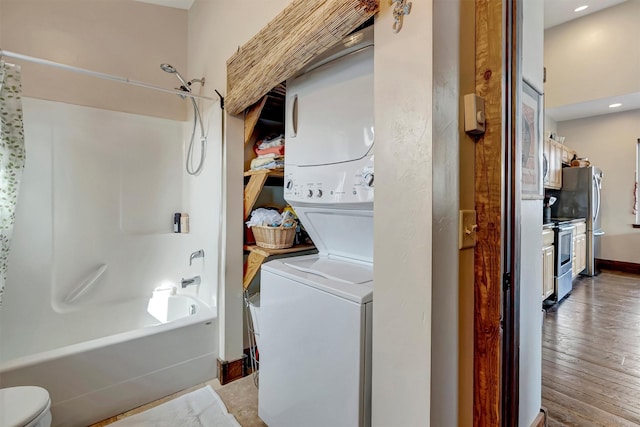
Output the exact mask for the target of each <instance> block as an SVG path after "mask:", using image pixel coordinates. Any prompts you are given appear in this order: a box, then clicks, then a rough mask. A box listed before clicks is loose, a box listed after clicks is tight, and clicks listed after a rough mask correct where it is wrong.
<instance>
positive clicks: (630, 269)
mask: <svg viewBox="0 0 640 427" xmlns="http://www.w3.org/2000/svg"><path fill="white" fill-rule="evenodd" d="M598 268H600V269H604V270H614V271H621V272H623V273H633V274H640V264H635V263H633V262H624V261H613V260H608V259H599V258H596V269H598Z"/></svg>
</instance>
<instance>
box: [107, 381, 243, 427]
mask: <svg viewBox="0 0 640 427" xmlns="http://www.w3.org/2000/svg"><path fill="white" fill-rule="evenodd" d="M109 426H110V427H134V426H135V427H146V426H148V427H240V424H238V422H237V421H236V419H235V418H234V416H233V415H231V414H230V413H228V412H227V408H225V406H224V403H222V400H221V399H220V396H218V395H217V394H216V392H215V391H213V389H212V388H211V386H206V387H203V388H201V389H198V390H196V391H192V392H191V393H188V394H185V395H182V396H180V397H178V398H176V399H173V400H170V401H168V402H166V403H163V404H162V405H158V406H156V407H155V408H151V409H148V410H146V411H144V412H141V413H139V414H136V415H132V416H130V417H127V418H123V419H121V420H119V421H116V422H115V423H112V424H109Z"/></svg>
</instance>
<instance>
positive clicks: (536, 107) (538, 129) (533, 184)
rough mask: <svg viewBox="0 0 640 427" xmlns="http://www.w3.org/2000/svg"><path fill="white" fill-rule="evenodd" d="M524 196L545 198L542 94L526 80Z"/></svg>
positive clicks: (523, 107)
mask: <svg viewBox="0 0 640 427" xmlns="http://www.w3.org/2000/svg"><path fill="white" fill-rule="evenodd" d="M521 100H522V108H521V114H522V198H523V199H543V198H544V189H543V183H542V179H543V176H542V175H543V172H542V143H543V135H542V132H543V126H544V122H543V116H542V114H543V113H542V109H543V103H542V94H541V93H540V92H538V91H537V90H536V89H535V88H534V87H533V86H531V85H530V84H529V83H528V82H527V81H526V80H523V81H522V96H521Z"/></svg>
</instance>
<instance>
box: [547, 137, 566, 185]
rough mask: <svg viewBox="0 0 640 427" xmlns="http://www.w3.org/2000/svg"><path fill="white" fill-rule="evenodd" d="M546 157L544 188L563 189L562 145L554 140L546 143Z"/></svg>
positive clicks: (548, 140)
mask: <svg viewBox="0 0 640 427" xmlns="http://www.w3.org/2000/svg"><path fill="white" fill-rule="evenodd" d="M543 151H544V156H545V158H546V159H547V174H546V175H545V179H544V187H545V188H551V189H554V190H559V189H560V188H562V155H563V154H562V153H563V146H562V144H559V143H557V142H556V141H554V140H552V139H548V138H547V139H545V141H544V148H543Z"/></svg>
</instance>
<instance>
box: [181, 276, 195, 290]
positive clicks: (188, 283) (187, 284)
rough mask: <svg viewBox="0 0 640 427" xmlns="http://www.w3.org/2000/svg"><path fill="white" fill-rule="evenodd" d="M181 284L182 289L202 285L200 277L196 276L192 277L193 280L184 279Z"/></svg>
mask: <svg viewBox="0 0 640 427" xmlns="http://www.w3.org/2000/svg"><path fill="white" fill-rule="evenodd" d="M180 284H181V285H182V289H184V288H186V287H187V286H191V285H199V284H200V276H195V277H192V278H191V279H184V278H183V279H182V280H181V281H180Z"/></svg>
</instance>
